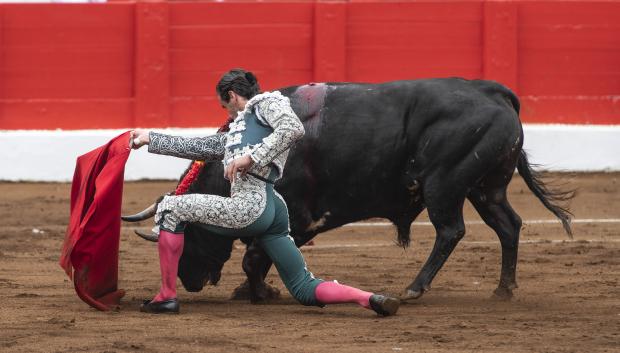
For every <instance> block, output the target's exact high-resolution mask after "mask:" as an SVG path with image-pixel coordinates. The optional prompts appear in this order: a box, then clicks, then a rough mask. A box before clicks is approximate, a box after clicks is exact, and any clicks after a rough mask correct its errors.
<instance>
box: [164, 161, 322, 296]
mask: <svg viewBox="0 0 620 353" xmlns="http://www.w3.org/2000/svg"><path fill="white" fill-rule="evenodd" d="M272 174H273V172H272ZM155 221H156V222H157V223H158V224H159V225H160V227H161V228H162V229H164V230H167V231H169V232H173V233H180V232H183V229H184V227H185V224H186V223H189V222H199V223H202V228H205V229H207V230H208V231H210V232H212V233H214V234H218V235H221V236H228V237H235V238H237V237H255V239H256V240H257V241H258V243H259V244H260V246H261V247H262V248H263V249H264V250H265V252H266V253H267V255H269V257H270V258H271V260H272V261H273V263H274V264H275V266H276V269H277V270H278V273H279V274H280V278H281V279H282V282H284V285H285V286H286V288H287V289H288V291H289V292H290V293H291V295H292V296H293V297H294V298H295V299H297V301H299V302H300V303H301V304H303V305H316V306H322V304H321V303H319V302H318V301H317V300H316V296H315V291H316V287H317V286H318V285H319V284H320V283H321V282H323V280H321V279H317V278H314V276H313V274H312V273H311V272H310V271H308V268H307V266H306V262H305V261H304V258H303V256H302V254H301V252H300V251H299V249H298V248H297V246H296V245H295V242H294V241H293V238H292V237H291V236H290V235H289V232H290V227H289V216H288V209H287V207H286V203H285V202H284V200H283V199H282V197H281V196H280V195H279V194H278V193H277V192H276V191H275V190H274V188H273V184H270V183H266V182H264V181H261V180H259V179H257V178H254V177H252V176H249V175H247V176H245V177H243V178H240V179H238V180H237V182H236V183H234V184H233V186H232V188H231V197H221V196H216V195H204V194H190V195H181V196H167V197H165V198H164V200H162V202H161V203H160V205H159V207H158V210H157V215H156V217H155Z"/></svg>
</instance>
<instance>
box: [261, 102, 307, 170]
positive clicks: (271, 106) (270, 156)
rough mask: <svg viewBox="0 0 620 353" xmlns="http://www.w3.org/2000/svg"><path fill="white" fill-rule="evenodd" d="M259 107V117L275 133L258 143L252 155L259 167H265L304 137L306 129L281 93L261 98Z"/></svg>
mask: <svg viewBox="0 0 620 353" xmlns="http://www.w3.org/2000/svg"><path fill="white" fill-rule="evenodd" d="M257 107H258V109H257V110H258V114H257V116H258V118H259V119H260V120H263V121H264V122H266V123H267V124H268V125H269V126H271V127H272V128H273V133H271V134H270V135H269V136H267V137H265V138H264V139H263V141H262V142H261V143H260V144H258V145H256V148H255V149H254V150H253V151H252V153H251V154H250V157H251V158H252V160H253V161H254V163H256V164H257V165H258V166H259V167H265V166H267V165H268V164H269V163H271V162H272V161H273V160H274V159H275V158H276V157H278V156H280V155H281V154H282V153H283V152H285V151H287V150H288V149H289V148H290V147H291V146H292V145H293V144H294V143H295V142H296V141H297V140H299V139H300V138H302V137H303V136H304V133H305V130H304V126H303V124H302V123H301V121H300V120H299V117H297V114H295V112H294V111H293V109H292V108H291V104H290V101H289V99H288V98H287V97H285V96H283V95H281V94H272V95H270V96H268V97H266V98H264V99H262V100H260V101H259V102H257Z"/></svg>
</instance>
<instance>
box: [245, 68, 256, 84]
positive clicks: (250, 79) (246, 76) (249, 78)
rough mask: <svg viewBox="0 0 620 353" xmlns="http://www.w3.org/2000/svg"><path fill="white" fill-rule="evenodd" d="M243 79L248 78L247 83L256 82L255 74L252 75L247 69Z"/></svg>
mask: <svg viewBox="0 0 620 353" xmlns="http://www.w3.org/2000/svg"><path fill="white" fill-rule="evenodd" d="M245 79H246V80H248V83H249V84H251V85H255V84H256V76H254V74H253V73H251V72H249V71H248V72H246V73H245Z"/></svg>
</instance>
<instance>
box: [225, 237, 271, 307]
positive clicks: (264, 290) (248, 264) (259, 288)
mask: <svg viewBox="0 0 620 353" xmlns="http://www.w3.org/2000/svg"><path fill="white" fill-rule="evenodd" d="M271 265H272V262H271V259H270V258H269V256H268V255H267V253H265V251H264V250H263V249H262V248H261V247H260V246H258V245H256V244H255V243H251V244H250V245H249V246H248V248H247V250H246V252H245V255H244V256H243V262H242V267H243V271H244V272H245V274H246V276H247V277H248V278H247V279H246V280H245V282H243V283H242V284H241V285H239V287H237V288H235V290H234V291H233V293H232V296H231V299H236V300H248V299H249V300H250V302H252V303H253V304H257V303H261V302H264V301H266V300H268V299H274V298H279V297H280V290H279V289H277V288H275V287H273V286H270V285H269V284H267V283H265V277H266V276H267V273H268V272H269V269H270V268H271Z"/></svg>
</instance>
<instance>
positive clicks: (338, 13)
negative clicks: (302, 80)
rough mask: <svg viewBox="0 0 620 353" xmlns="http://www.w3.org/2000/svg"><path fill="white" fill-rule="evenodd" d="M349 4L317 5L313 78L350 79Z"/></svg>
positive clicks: (315, 8) (321, 80)
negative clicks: (348, 56) (347, 40)
mask: <svg viewBox="0 0 620 353" xmlns="http://www.w3.org/2000/svg"><path fill="white" fill-rule="evenodd" d="M346 26H347V4H346V3H345V2H317V3H316V4H315V7H314V48H313V52H314V56H313V59H314V74H313V81H315V82H328V81H332V82H334V81H336V82H337V81H346V80H347V76H346V73H347V50H346V49H347V47H346V37H347V36H346V33H347V27H346Z"/></svg>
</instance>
